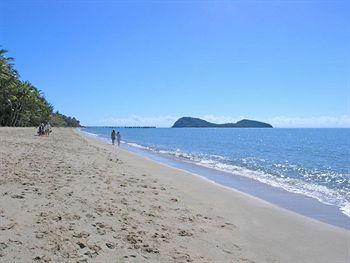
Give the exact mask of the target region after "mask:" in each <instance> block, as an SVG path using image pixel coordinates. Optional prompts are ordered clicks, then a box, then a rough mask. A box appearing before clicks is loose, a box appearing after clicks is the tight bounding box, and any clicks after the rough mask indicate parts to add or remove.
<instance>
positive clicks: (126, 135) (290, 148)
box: [82, 127, 350, 217]
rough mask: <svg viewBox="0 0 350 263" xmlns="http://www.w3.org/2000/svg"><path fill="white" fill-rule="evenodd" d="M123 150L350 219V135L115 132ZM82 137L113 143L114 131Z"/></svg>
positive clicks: (92, 130)
mask: <svg viewBox="0 0 350 263" xmlns="http://www.w3.org/2000/svg"><path fill="white" fill-rule="evenodd" d="M116 130H118V131H120V132H121V134H122V141H123V143H124V145H128V146H129V147H136V148H139V149H142V150H145V151H150V152H152V153H155V154H159V155H163V156H167V157H170V158H175V159H177V160H181V161H184V162H189V163H192V164H194V165H198V166H203V167H208V168H212V169H215V170H219V171H224V172H226V173H229V174H230V175H232V176H233V177H234V176H244V177H248V178H250V179H254V180H256V181H259V182H261V183H264V184H267V185H269V186H272V187H276V188H279V189H284V190H286V191H288V192H291V193H295V194H301V195H304V196H307V197H311V198H314V199H317V200H318V201H320V202H322V203H324V204H327V205H332V206H335V207H337V208H338V209H339V210H340V211H341V212H342V213H343V214H344V215H346V216H348V217H350V129H222V128H221V129H220V128H200V129H196V128H181V129H171V128H157V129H126V128H118V129H116ZM82 131H84V132H88V133H90V134H95V135H96V136H98V137H100V138H102V139H105V140H109V138H110V133H111V131H112V128H102V127H87V128H83V129H82Z"/></svg>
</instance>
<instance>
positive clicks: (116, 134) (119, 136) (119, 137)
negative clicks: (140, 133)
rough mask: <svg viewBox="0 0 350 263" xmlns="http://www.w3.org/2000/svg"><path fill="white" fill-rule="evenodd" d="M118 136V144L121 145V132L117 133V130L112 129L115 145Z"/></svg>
mask: <svg viewBox="0 0 350 263" xmlns="http://www.w3.org/2000/svg"><path fill="white" fill-rule="evenodd" d="M116 138H117V143H118V146H120V140H121V138H122V136H121V135H120V133H119V132H117V133H115V130H113V131H112V133H111V139H112V144H113V145H114V142H115V139H116Z"/></svg>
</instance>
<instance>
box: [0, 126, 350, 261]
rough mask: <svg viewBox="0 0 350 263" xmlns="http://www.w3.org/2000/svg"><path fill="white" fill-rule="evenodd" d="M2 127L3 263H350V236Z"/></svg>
mask: <svg viewBox="0 0 350 263" xmlns="http://www.w3.org/2000/svg"><path fill="white" fill-rule="evenodd" d="M34 135H35V129H32V128H0V196H1V199H0V261H1V262H32V261H34V262H50V261H52V262H129V261H130V262H190V261H193V262H293V263H294V262H308V263H309V262H327V263H332V262H349V259H350V233H349V231H346V230H344V229H341V228H337V227H333V226H330V225H326V224H324V223H321V222H317V221H315V220H312V219H308V218H305V217H302V216H299V215H296V214H294V213H292V212H288V211H286V210H283V209H280V208H277V207H275V206H273V205H270V204H268V203H266V202H263V201H261V200H258V199H256V198H253V197H250V196H248V195H245V194H242V193H240V192H235V191H232V190H228V189H224V188H222V187H218V186H216V185H213V184H212V183H210V182H206V181H205V180H202V179H200V178H198V177H196V176H194V175H191V174H189V173H186V172H183V171H179V170H176V169H172V168H169V167H166V166H164V165H161V164H157V163H155V162H152V161H150V160H147V159H146V158H143V157H140V156H137V155H134V154H132V153H129V152H126V151H124V150H120V149H118V150H117V149H116V147H113V146H111V145H105V144H103V143H102V142H99V141H97V140H94V139H91V138H84V137H82V136H81V135H79V134H78V133H76V132H75V131H73V130H72V129H54V131H53V134H52V136H50V137H37V136H34Z"/></svg>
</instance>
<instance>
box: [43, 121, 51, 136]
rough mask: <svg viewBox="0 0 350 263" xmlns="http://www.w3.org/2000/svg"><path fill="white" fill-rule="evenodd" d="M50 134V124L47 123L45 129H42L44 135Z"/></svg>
mask: <svg viewBox="0 0 350 263" xmlns="http://www.w3.org/2000/svg"><path fill="white" fill-rule="evenodd" d="M50 133H51V124H50V123H49V122H47V123H46V125H45V127H44V134H45V135H46V136H49V135H50Z"/></svg>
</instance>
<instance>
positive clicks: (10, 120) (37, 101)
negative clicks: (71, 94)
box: [0, 49, 80, 127]
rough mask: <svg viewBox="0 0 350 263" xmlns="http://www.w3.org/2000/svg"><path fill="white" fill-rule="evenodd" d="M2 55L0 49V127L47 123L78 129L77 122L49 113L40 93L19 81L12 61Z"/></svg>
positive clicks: (49, 104)
mask: <svg viewBox="0 0 350 263" xmlns="http://www.w3.org/2000/svg"><path fill="white" fill-rule="evenodd" d="M6 53H7V51H6V50H4V49H0V126H23V127H25V126H39V125H40V123H43V122H44V123H46V122H49V121H50V122H51V124H52V125H53V126H62V127H79V126H80V123H79V121H78V120H77V119H75V118H74V117H73V118H72V117H68V116H65V115H63V114H61V113H59V112H58V111H56V112H53V109H54V107H53V106H52V104H51V103H49V102H48V101H47V100H46V99H45V97H44V94H43V93H42V91H40V90H39V89H37V88H36V87H35V86H33V85H32V84H31V83H30V82H28V81H22V80H21V79H20V75H19V73H18V71H17V70H16V69H15V68H14V64H13V61H14V59H13V58H11V57H8V56H7V55H6Z"/></svg>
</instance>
